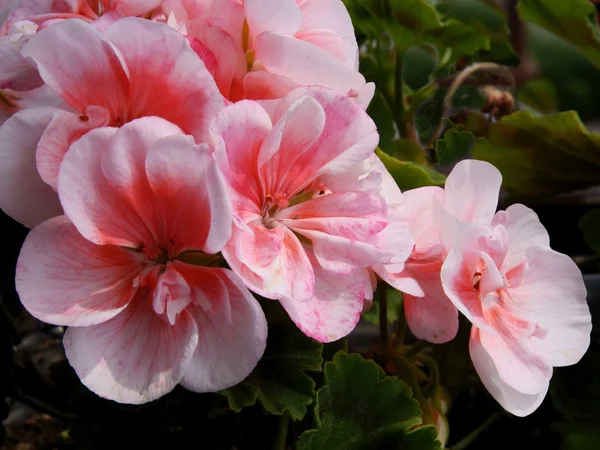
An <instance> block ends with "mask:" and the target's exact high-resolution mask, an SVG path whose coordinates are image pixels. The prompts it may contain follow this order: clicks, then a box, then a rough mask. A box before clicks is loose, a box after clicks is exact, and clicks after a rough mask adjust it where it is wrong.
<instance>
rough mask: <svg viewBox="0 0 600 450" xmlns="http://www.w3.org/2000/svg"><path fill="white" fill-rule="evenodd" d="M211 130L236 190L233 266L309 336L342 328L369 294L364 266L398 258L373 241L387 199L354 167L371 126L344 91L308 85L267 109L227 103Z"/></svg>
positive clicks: (333, 335) (229, 254)
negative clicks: (270, 111)
mask: <svg viewBox="0 0 600 450" xmlns="http://www.w3.org/2000/svg"><path fill="white" fill-rule="evenodd" d="M211 132H212V134H213V140H214V146H215V157H216V158H217V160H218V161H219V163H220V165H221V167H222V170H223V172H224V174H225V176H226V178H227V180H228V181H229V184H230V186H231V188H232V199H233V206H234V213H235V218H234V221H235V226H234V229H233V232H232V236H231V239H230V241H229V242H228V243H227V245H226V246H225V248H224V249H223V256H224V257H225V258H226V259H227V262H228V263H229V264H230V266H231V268H232V269H233V270H234V271H236V272H237V273H238V274H239V275H240V276H241V277H242V279H243V280H244V282H245V283H246V285H247V286H248V287H250V289H252V290H254V291H255V292H257V293H259V294H261V295H263V296H264V297H267V298H272V299H278V300H280V301H281V303H282V305H283V307H284V308H285V309H286V310H287V312H288V313H289V315H290V317H291V318H292V320H294V321H295V322H296V324H297V325H298V326H299V327H300V328H301V329H302V330H303V331H304V332H305V333H306V334H308V335H309V336H312V337H313V338H315V339H317V340H319V341H321V342H328V341H331V340H335V339H339V338H340V337H342V336H345V335H346V334H348V333H349V332H350V331H351V330H352V329H353V328H354V326H355V325H356V322H357V321H358V319H359V316H360V313H361V311H362V309H363V302H364V299H365V297H370V296H371V295H372V285H371V277H370V274H369V270H368V268H369V266H371V265H373V264H377V263H385V262H389V261H390V260H391V259H393V257H394V256H395V255H394V249H389V248H384V247H383V246H381V245H379V244H380V241H379V236H380V234H381V232H382V230H384V229H385V228H386V227H387V226H388V209H387V205H386V202H385V199H384V198H383V197H382V196H381V195H379V193H378V186H374V187H373V189H370V190H369V189H366V188H365V186H366V185H368V184H369V183H371V182H372V180H371V178H370V177H369V176H366V177H364V178H360V179H359V177H358V175H357V174H359V173H361V170H362V169H361V168H362V167H363V166H368V165H369V160H370V157H371V156H372V154H373V150H374V148H375V146H376V145H377V139H378V135H377V132H376V129H375V124H374V123H373V122H372V120H371V119H370V118H369V116H368V115H367V114H366V113H365V112H364V111H363V110H362V109H361V108H360V107H359V106H358V105H357V104H356V103H354V102H353V101H351V100H350V99H349V98H348V97H346V96H344V95H341V94H339V93H336V92H335V91H333V90H329V89H325V88H320V87H314V88H299V89H296V90H294V91H293V92H291V93H290V94H289V95H288V96H287V97H285V98H284V99H283V101H282V102H281V104H279V106H278V107H277V110H276V111H274V112H273V114H272V117H269V115H268V114H267V112H266V111H265V110H264V109H262V107H261V106H260V105H259V104H258V103H255V102H252V101H241V102H239V103H236V104H234V105H231V106H228V107H227V108H226V109H225V110H223V111H222V112H221V113H219V114H218V115H217V117H216V118H215V120H214V121H213V123H212V125H211ZM379 179H380V178H379ZM409 239H410V238H409ZM411 242H412V241H411ZM411 245H412V243H409V248H410V246H411ZM407 255H408V252H407V254H406V256H407Z"/></svg>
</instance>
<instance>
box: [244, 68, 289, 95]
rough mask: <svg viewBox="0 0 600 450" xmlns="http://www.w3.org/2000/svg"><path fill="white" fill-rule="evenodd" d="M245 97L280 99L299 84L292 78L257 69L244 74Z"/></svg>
mask: <svg viewBox="0 0 600 450" xmlns="http://www.w3.org/2000/svg"><path fill="white" fill-rule="evenodd" d="M243 84H244V97H245V98H249V99H256V100H266V99H280V98H283V97H285V95H286V94H288V93H289V92H290V91H292V90H293V89H295V88H297V87H298V86H299V84H298V83H296V82H295V81H293V80H291V79H290V78H288V77H286V76H283V75H277V74H274V73H270V72H267V71H266V70H255V71H253V72H248V73H247V74H246V75H245V76H244V81H243Z"/></svg>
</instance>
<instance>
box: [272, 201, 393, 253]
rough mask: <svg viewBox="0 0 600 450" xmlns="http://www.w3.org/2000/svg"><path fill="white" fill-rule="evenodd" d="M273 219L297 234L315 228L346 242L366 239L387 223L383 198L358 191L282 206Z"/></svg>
mask: <svg viewBox="0 0 600 450" xmlns="http://www.w3.org/2000/svg"><path fill="white" fill-rule="evenodd" d="M277 218H278V220H280V221H281V223H283V224H284V225H286V226H288V227H289V228H291V229H292V230H294V231H297V232H298V233H300V234H301V233H302V231H303V230H315V231H320V232H323V233H326V234H331V235H334V236H340V237H343V238H346V239H348V240H350V241H355V240H368V239H370V238H372V237H373V236H375V235H376V234H377V233H379V232H380V231H382V230H383V229H384V228H386V226H387V225H388V221H387V206H386V203H385V200H384V199H383V198H382V197H380V196H375V195H373V194H369V193H367V192H360V191H348V192H339V193H332V194H329V195H323V196H321V197H316V198H313V199H311V200H308V201H306V202H302V203H300V204H298V205H295V206H291V207H289V208H286V209H285V210H283V211H282V213H281V214H279V215H278V216H277Z"/></svg>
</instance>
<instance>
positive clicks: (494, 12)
mask: <svg viewBox="0 0 600 450" xmlns="http://www.w3.org/2000/svg"><path fill="white" fill-rule="evenodd" d="M437 10H438V11H439V12H440V13H442V14H444V15H445V16H446V17H450V18H453V19H455V20H457V21H459V22H461V23H463V24H468V25H470V26H472V27H473V28H474V29H476V30H477V31H478V32H479V33H480V34H481V35H483V36H485V37H487V38H488V39H489V41H490V43H489V48H487V49H486V48H484V47H482V49H481V50H480V51H479V52H477V54H475V55H473V56H474V57H473V60H475V61H492V62H496V63H499V64H503V65H511V66H516V65H518V64H519V58H518V57H517V55H516V54H515V52H514V50H513V48H512V45H511V44H510V37H509V36H510V34H509V29H508V25H507V23H506V19H505V17H504V14H503V12H502V9H501V8H500V7H498V6H497V5H495V4H494V5H493V4H490V3H488V2H482V1H480V0H443V1H441V2H439V3H438V5H437Z"/></svg>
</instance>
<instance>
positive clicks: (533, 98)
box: [517, 78, 558, 114]
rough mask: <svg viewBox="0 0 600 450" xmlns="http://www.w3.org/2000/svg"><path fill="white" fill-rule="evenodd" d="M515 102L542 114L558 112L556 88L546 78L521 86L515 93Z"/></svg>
mask: <svg viewBox="0 0 600 450" xmlns="http://www.w3.org/2000/svg"><path fill="white" fill-rule="evenodd" d="M517 100H519V101H520V102H521V103H524V104H525V105H527V106H529V107H530V108H532V109H533V110H535V111H537V112H539V113H542V114H555V113H556V112H557V111H558V94H557V92H556V86H554V83H552V81H550V80H548V79H547V78H538V79H537V80H531V81H528V82H527V83H525V84H524V85H522V86H521V87H520V88H519V90H518V91H517Z"/></svg>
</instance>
